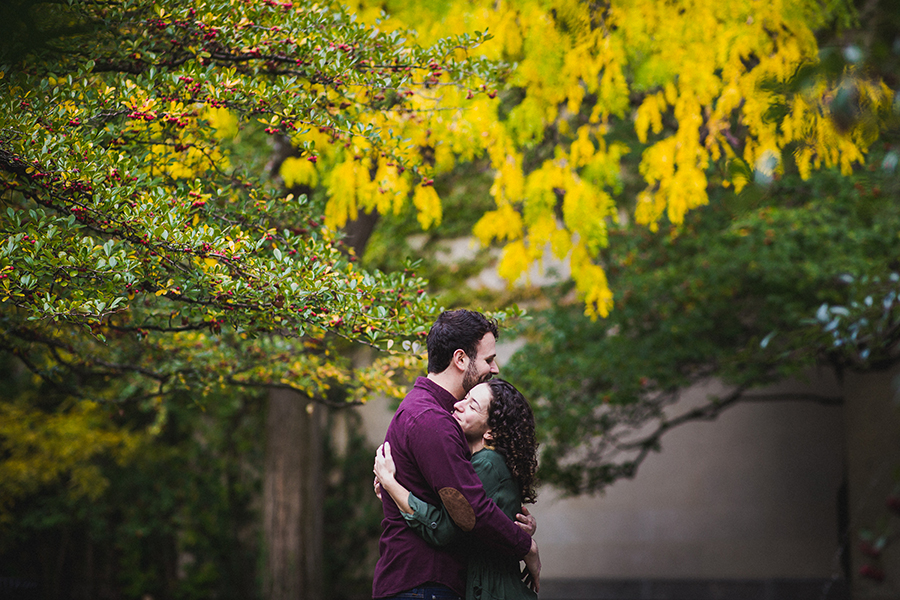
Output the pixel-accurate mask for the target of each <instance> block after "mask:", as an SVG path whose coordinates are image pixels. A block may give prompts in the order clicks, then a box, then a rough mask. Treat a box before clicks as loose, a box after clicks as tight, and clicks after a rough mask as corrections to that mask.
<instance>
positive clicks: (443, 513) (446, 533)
mask: <svg viewBox="0 0 900 600" xmlns="http://www.w3.org/2000/svg"><path fill="white" fill-rule="evenodd" d="M409 507H410V508H411V509H413V514H411V515H408V514H406V513H404V512H402V511H401V512H400V514H402V515H403V518H404V519H406V524H407V525H408V526H409V527H410V528H412V530H413V531H415V532H416V533H417V534H418V535H419V536H421V537H422V538H423V539H424V540H425V541H426V542H428V543H429V544H432V545H435V546H446V545H447V544H450V543H451V542H453V541H455V540H457V539H459V538H461V537H462V535H463V532H462V530H461V529H460V528H459V527H457V526H456V523H454V522H453V519H451V518H450V515H449V514H447V510H446V509H445V508H444V507H443V505H442V506H441V507H440V508H437V507H436V506H432V505H431V504H428V503H427V502H425V501H424V500H420V499H418V498H416V496H415V495H414V494H412V493H411V492H410V494H409Z"/></svg>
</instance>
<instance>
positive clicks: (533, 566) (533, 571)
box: [524, 538, 541, 594]
mask: <svg viewBox="0 0 900 600" xmlns="http://www.w3.org/2000/svg"><path fill="white" fill-rule="evenodd" d="M524 560H525V569H527V573H525V576H524V579H525V583H527V584H528V587H530V588H531V589H532V590H534V593H535V594H536V593H538V592H539V591H540V589H541V555H540V553H538V547H537V542H535V541H534V538H531V550H529V551H528V554H526V555H525V559H524Z"/></svg>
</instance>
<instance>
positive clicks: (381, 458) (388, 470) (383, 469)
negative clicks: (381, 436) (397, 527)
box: [374, 442, 413, 515]
mask: <svg viewBox="0 0 900 600" xmlns="http://www.w3.org/2000/svg"><path fill="white" fill-rule="evenodd" d="M374 470H375V477H376V478H377V479H378V483H379V484H381V489H382V490H383V491H385V492H387V493H388V494H389V495H390V497H391V498H392V499H393V500H394V503H395V504H396V505H397V508H399V509H400V512H402V513H405V514H407V515H411V514H413V509H412V508H410V506H409V500H408V498H409V490H408V489H406V488H405V487H403V486H402V485H401V484H400V483H399V482H398V481H397V480H396V479H395V478H394V473H396V472H397V466H396V465H395V464H394V459H393V458H391V445H390V444H389V443H387V442H385V443H384V444H382V445H381V446H378V450H377V451H376V452H375V469H374Z"/></svg>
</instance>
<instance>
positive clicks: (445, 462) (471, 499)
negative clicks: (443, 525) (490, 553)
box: [408, 410, 531, 558]
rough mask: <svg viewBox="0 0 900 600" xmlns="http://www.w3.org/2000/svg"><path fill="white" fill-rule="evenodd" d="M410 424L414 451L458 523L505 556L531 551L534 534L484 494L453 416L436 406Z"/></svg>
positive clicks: (430, 482) (430, 484)
mask: <svg viewBox="0 0 900 600" xmlns="http://www.w3.org/2000/svg"><path fill="white" fill-rule="evenodd" d="M411 425H412V426H411V427H410V428H409V430H408V443H409V448H410V450H411V453H412V455H413V456H414V457H415V461H416V463H417V465H418V467H419V470H420V472H421V473H422V474H423V475H424V477H425V479H426V480H427V483H428V485H429V486H430V487H431V489H433V490H434V491H435V493H436V494H437V495H438V497H440V499H441V501H442V502H443V504H444V507H445V508H446V509H447V512H448V514H449V515H450V517H451V519H452V520H453V521H454V522H455V523H456V525H457V526H459V527H460V529H462V530H463V531H471V532H472V534H473V535H475V536H476V538H477V539H478V540H479V541H480V542H481V543H483V544H486V545H488V546H490V547H493V548H496V549H498V550H500V551H502V552H504V553H506V554H510V555H512V556H514V557H516V558H522V557H524V556H525V555H526V554H528V551H529V550H530V549H531V536H529V535H528V534H527V533H525V531H523V530H522V529H521V528H520V527H518V526H517V525H516V524H515V523H513V522H512V521H511V520H510V519H509V518H508V517H507V516H506V515H505V514H504V513H503V511H501V510H500V509H499V508H498V507H497V505H496V504H495V503H494V502H493V501H491V500H490V499H489V498H488V497H487V495H486V494H485V492H484V488H483V487H482V484H481V480H480V479H478V477H477V476H476V474H475V470H474V469H473V468H472V463H471V462H470V461H469V449H468V445H467V444H466V442H465V437H464V436H463V434H462V430H461V429H460V428H459V425H458V424H457V423H456V421H454V420H453V417H451V416H450V415H449V414H445V413H443V412H442V411H438V410H432V411H425V412H423V413H421V414H420V415H419V418H418V419H417V420H416V423H414V424H411Z"/></svg>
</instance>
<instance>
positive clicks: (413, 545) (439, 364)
mask: <svg viewBox="0 0 900 600" xmlns="http://www.w3.org/2000/svg"><path fill="white" fill-rule="evenodd" d="M497 336H498V330H497V324H496V322H494V321H493V320H490V319H487V318H486V317H485V316H484V315H482V314H480V313H477V312H473V311H468V310H454V311H447V312H444V313H442V314H441V315H440V316H439V317H438V319H437V321H435V323H434V325H433V326H432V328H431V330H430V331H429V333H428V339H427V346H428V375H427V377H419V378H418V379H417V380H416V382H415V384H414V386H413V389H412V390H411V391H410V392H409V393H408V394H407V395H406V397H405V398H404V399H403V402H402V403H401V404H400V407H399V408H398V409H397V412H396V413H395V414H394V417H393V418H392V419H391V424H390V426H389V427H388V430H387V435H386V436H385V442H384V444H383V446H382V447H381V448H379V449H378V454H377V456H376V460H375V474H376V491H377V493H378V494H379V495H380V497H381V500H382V503H383V507H384V520H383V521H382V527H383V531H382V534H381V541H380V545H379V549H380V553H381V556H380V558H379V559H378V563H377V565H376V567H375V579H374V585H373V593H372V595H373V597H374V598H377V599H388V598H398V599H399V598H403V599H408V598H425V599H426V600H450V599H459V598H462V597H465V598H466V600H513V599H522V600H533V599H534V598H536V597H537V595H536V592H537V589H538V585H539V577H540V571H541V561H540V556H539V554H538V547H537V544H536V543H535V541H534V539H533V538H532V535H533V534H534V531H535V528H536V527H537V525H536V523H535V520H534V517H533V516H531V515H530V514H529V513H528V510H527V509H525V508H523V506H522V503H523V502H534V495H535V494H534V473H535V469H536V467H537V457H536V447H537V444H536V442H535V436H534V416H533V414H532V411H531V408H530V407H529V406H528V402H527V401H526V400H525V398H524V397H523V396H522V394H520V393H519V392H518V390H516V389H515V388H514V387H513V386H512V385H510V384H509V383H507V382H505V381H502V380H492V377H493V376H494V375H496V374H497V373H499V367H498V365H497V361H496V350H495V344H496V341H497ZM520 561H524V562H525V567H526V573H525V578H524V580H523V578H522V575H521V572H520V566H519V565H520Z"/></svg>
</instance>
